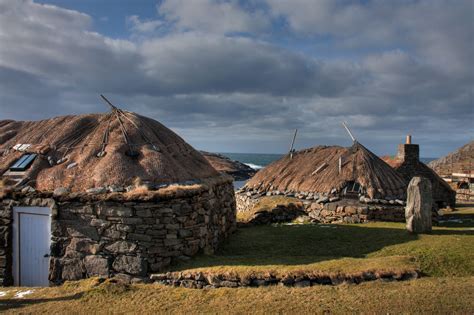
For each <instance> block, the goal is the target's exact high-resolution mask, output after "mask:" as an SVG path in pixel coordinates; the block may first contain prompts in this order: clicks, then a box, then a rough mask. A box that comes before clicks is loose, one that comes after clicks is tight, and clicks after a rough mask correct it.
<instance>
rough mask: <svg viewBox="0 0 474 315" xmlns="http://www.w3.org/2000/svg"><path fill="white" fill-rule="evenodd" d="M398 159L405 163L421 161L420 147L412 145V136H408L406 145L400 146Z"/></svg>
mask: <svg viewBox="0 0 474 315" xmlns="http://www.w3.org/2000/svg"><path fill="white" fill-rule="evenodd" d="M397 159H398V160H400V161H402V162H405V163H416V162H418V161H419V160H420V146H419V145H418V144H412V143H411V135H407V140H406V143H405V144H399V145H398V153H397Z"/></svg>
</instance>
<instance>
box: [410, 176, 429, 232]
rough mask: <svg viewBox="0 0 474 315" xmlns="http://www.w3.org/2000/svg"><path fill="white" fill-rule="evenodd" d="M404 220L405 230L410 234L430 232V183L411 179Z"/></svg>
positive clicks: (421, 179)
mask: <svg viewBox="0 0 474 315" xmlns="http://www.w3.org/2000/svg"><path fill="white" fill-rule="evenodd" d="M407 195H408V197H407V205H406V207H405V219H406V221H407V230H408V231H409V232H412V233H428V232H431V208H432V206H433V197H432V192H431V182H430V181H429V180H428V179H426V178H423V177H413V178H412V180H411V181H410V184H409V185H408V190H407Z"/></svg>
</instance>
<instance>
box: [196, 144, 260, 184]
mask: <svg viewBox="0 0 474 315" xmlns="http://www.w3.org/2000/svg"><path fill="white" fill-rule="evenodd" d="M201 153H202V155H204V157H205V158H206V160H207V161H208V162H209V163H211V165H212V167H214V168H215V169H216V170H218V171H219V172H223V173H226V174H229V175H231V176H232V177H234V180H236V181H242V180H247V179H249V178H250V177H252V176H253V175H254V174H255V172H256V171H255V170H254V169H253V168H251V167H250V166H248V165H246V164H244V163H241V162H239V161H234V160H231V159H229V158H228V157H227V156H224V155H222V154H218V153H210V152H205V151H201Z"/></svg>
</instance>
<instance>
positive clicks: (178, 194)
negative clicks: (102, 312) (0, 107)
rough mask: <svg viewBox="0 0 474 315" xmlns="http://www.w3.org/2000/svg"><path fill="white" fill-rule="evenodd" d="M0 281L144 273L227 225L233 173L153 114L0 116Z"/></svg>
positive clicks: (206, 246)
mask: <svg viewBox="0 0 474 315" xmlns="http://www.w3.org/2000/svg"><path fill="white" fill-rule="evenodd" d="M0 181H1V182H2V185H0V215H1V221H0V224H1V226H0V239H1V242H2V243H1V244H0V245H1V248H2V250H1V251H0V255H1V257H0V258H1V259H0V283H1V284H3V285H11V284H15V285H22V286H41V285H48V284H50V283H60V282H62V281H63V280H76V279H81V278H84V277H88V276H105V277H108V276H116V277H121V278H123V279H125V280H127V281H135V280H137V281H138V280H144V279H146V278H147V275H148V274H149V273H151V272H156V271H159V270H161V269H163V268H164V267H166V266H167V265H168V264H170V263H171V262H172V261H173V260H177V259H185V258H186V257H189V256H192V255H194V254H196V253H197V252H199V251H200V250H206V251H212V250H214V249H215V248H216V246H217V245H218V244H219V243H220V242H221V241H222V240H223V239H224V238H225V237H226V236H228V234H229V233H230V232H231V231H232V230H233V229H234V228H235V224H236V223H235V198H234V191H233V185H232V178H230V177H229V176H226V175H221V174H219V173H218V172H217V171H216V170H215V169H213V168H212V166H211V165H210V164H209V163H208V162H207V161H206V159H205V158H204V157H203V156H202V155H201V154H200V153H199V152H197V151H196V150H194V149H193V148H192V147H191V146H190V145H189V144H187V143H186V142H185V141H184V140H183V139H181V138H180V137H179V136H178V135H176V134H175V133H174V132H172V131H171V130H169V129H168V128H166V127H165V126H163V125H162V124H160V123H159V122H157V121H155V120H153V119H150V118H147V117H143V116H140V115H138V114H135V113H131V112H128V111H123V110H120V109H118V108H116V107H112V111H111V112H109V113H107V114H89V115H76V116H62V117H55V118H51V119H46V120H41V121H12V120H4V121H0Z"/></svg>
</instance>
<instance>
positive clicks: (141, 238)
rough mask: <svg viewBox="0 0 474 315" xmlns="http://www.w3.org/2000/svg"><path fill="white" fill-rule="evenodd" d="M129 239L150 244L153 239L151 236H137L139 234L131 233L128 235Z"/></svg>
mask: <svg viewBox="0 0 474 315" xmlns="http://www.w3.org/2000/svg"><path fill="white" fill-rule="evenodd" d="M127 239H129V240H134V241H145V242H150V241H151V240H152V239H153V238H152V237H151V236H150V235H145V234H137V233H129V234H128V235H127Z"/></svg>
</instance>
